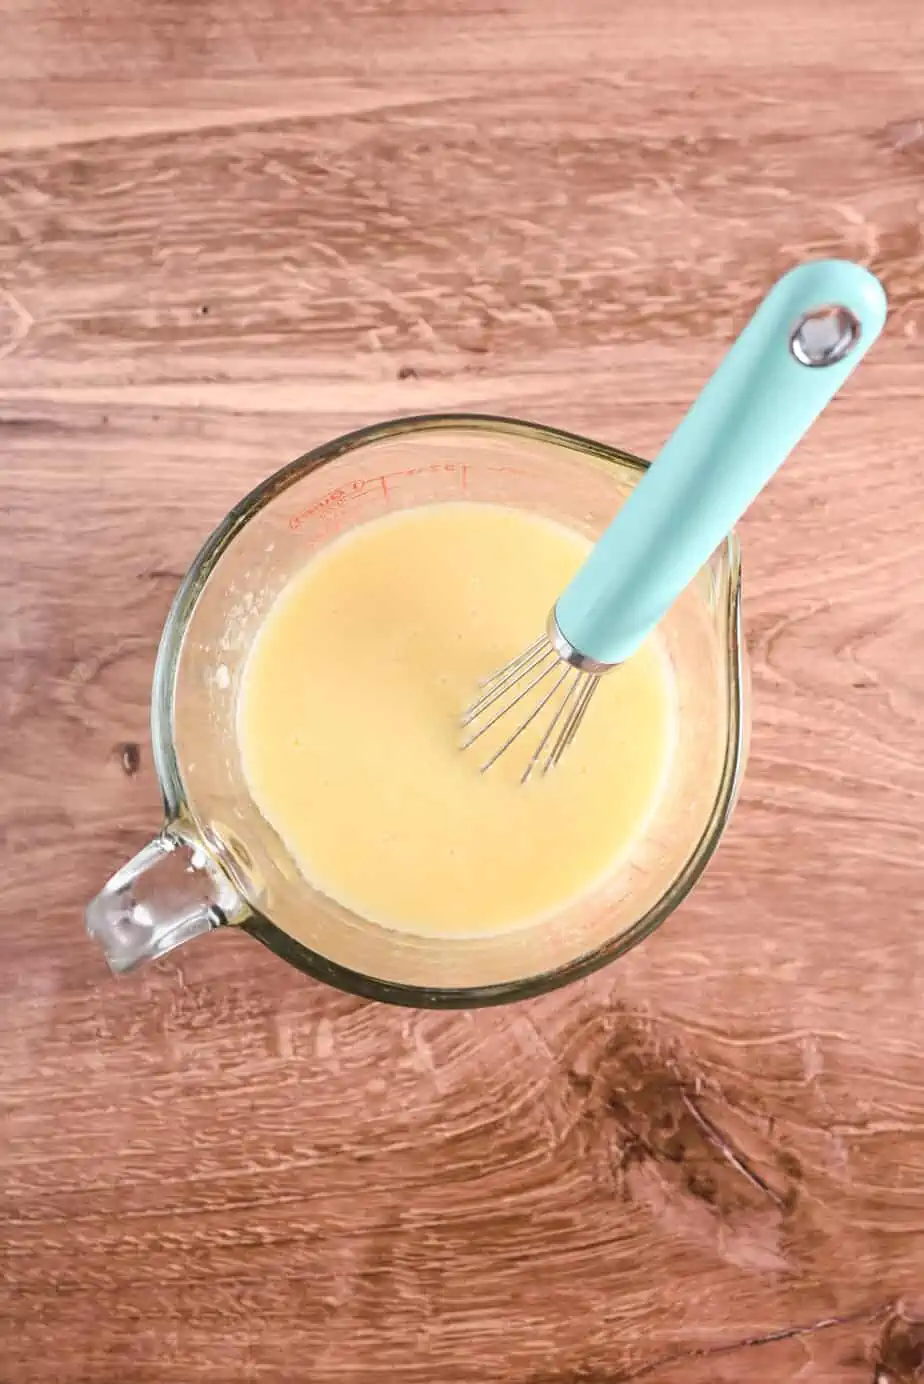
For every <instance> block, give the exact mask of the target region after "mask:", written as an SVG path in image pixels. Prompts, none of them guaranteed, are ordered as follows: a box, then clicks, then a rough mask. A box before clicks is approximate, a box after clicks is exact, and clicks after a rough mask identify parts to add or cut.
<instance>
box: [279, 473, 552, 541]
mask: <svg viewBox="0 0 924 1384" xmlns="http://www.w3.org/2000/svg"><path fill="white" fill-rule="evenodd" d="M485 469H486V470H488V471H491V472H493V473H494V474H500V475H512V476H527V475H529V472H528V471H524V470H523V469H522V467H519V466H489V467H486V468H485ZM433 475H448V476H458V477H459V483H460V488H461V490H462V493H463V495H467V494H468V489H469V468H468V466H465V465H459V464H458V463H457V462H454V461H435V462H431V463H430V465H429V466H411V467H408V469H407V470H405V471H386V472H385V473H384V474H383V475H381V476H363V477H360V478H359V479H358V480H355V481H351V482H350V484H349V485H342V486H338V487H337V488H336V489H335V490H329V491H328V492H327V494H326V495H322V496H321V498H320V499H319V500H315V502H314V503H313V504H311V505H308V507H307V508H306V509H303V510H300V511H299V513H298V514H293V515H292V517H291V518H290V520H289V528H290V529H292V530H293V531H294V532H298V530H299V529H302V528H304V526H305V525H306V524H308V523H310V522H311V520H312V519H323V520H325V521H326V522H327V523H329V524H330V525H331V527H334V528H337V527H339V516H340V514H341V513H342V511H343V510H344V509H345V508H346V506H347V505H350V504H352V502H353V501H354V500H358V499H359V498H360V496H362V495H368V494H369V493H370V491H378V492H379V493H380V494H381V496H382V498H383V499H384V500H385V501H386V502H387V500H388V497H389V494H390V487H389V482H390V481H398V480H405V479H407V478H408V477H412V476H433Z"/></svg>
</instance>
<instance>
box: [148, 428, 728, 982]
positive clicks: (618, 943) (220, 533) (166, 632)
mask: <svg viewBox="0 0 924 1384" xmlns="http://www.w3.org/2000/svg"><path fill="white" fill-rule="evenodd" d="M441 429H445V430H451V429H457V430H459V431H465V430H468V431H471V432H496V433H506V434H507V435H512V436H516V437H521V438H532V439H541V440H544V441H548V442H553V443H555V444H557V445H558V446H564V447H568V448H569V449H571V450H573V451H578V452H581V453H582V454H584V455H588V454H589V455H591V456H595V457H597V458H598V459H600V460H602V461H605V462H608V463H609V464H611V465H619V466H629V467H632V468H634V469H635V470H637V471H639V472H644V471H646V470H647V469H648V466H649V465H650V463H649V462H648V461H646V460H644V459H643V458H642V457H639V456H636V455H635V454H634V453H632V452H626V451H623V450H622V449H621V448H619V447H613V446H610V445H609V444H606V443H602V442H595V441H593V440H592V439H590V438H586V437H582V436H581V435H580V434H579V433H573V432H568V431H566V430H563V429H561V428H554V427H549V426H547V425H546V424H544V423H534V422H529V421H527V420H524V419H518V418H508V417H504V416H503V415H495V414H486V413H433V414H415V415H411V416H408V417H402V418H393V419H388V420H385V421H384V422H380V423H373V424H369V425H367V426H365V427H362V428H356V429H354V430H353V431H351V432H348V433H343V434H341V435H340V436H339V437H336V438H333V439H332V440H330V441H328V442H323V443H321V444H320V445H319V446H317V447H313V448H312V449H311V450H310V451H307V452H305V453H303V454H302V455H301V456H299V457H296V458H295V460H294V461H291V462H288V463H287V464H286V465H285V466H282V467H281V468H280V469H279V470H277V471H275V472H273V473H272V474H271V475H269V476H267V477H266V478H265V479H264V480H262V481H261V482H260V483H259V484H258V485H256V486H254V488H253V489H252V490H250V491H249V492H248V493H247V494H246V495H245V496H244V497H243V498H242V499H241V500H239V501H238V503H237V504H236V505H235V506H234V507H233V508H232V509H231V510H230V511H229V512H228V514H227V515H226V516H225V518H224V519H222V520H221V522H220V523H219V524H218V525H217V526H216V528H215V529H213V531H212V533H211V534H210V535H209V537H208V538H207V539H206V540H205V542H204V543H203V545H202V547H201V548H200V549H199V551H198V553H197V554H196V556H195V557H194V559H193V561H192V563H191V565H190V567H189V570H188V571H187V573H186V576H185V577H184V578H183V581H182V582H181V584H180V587H179V589H178V591H177V593H176V595H175V597H174V599H173V603H172V604H171V607H170V610H169V612H168V614H167V618H166V621H165V623H164V628H163V632H162V634H161V638H160V644H159V646H158V650H157V659H156V662H155V666H154V679H153V687H152V694H151V739H152V745H153V757H154V766H155V770H156V773H157V777H158V780H159V783H160V788H161V793H162V796H163V800H164V811H165V816H166V820H167V826H166V830H167V832H169V831H170V830H171V828H179V829H182V828H183V826H184V825H186V826H188V828H189V829H190V830H191V831H192V833H193V834H194V835H195V837H196V838H198V839H201V841H202V847H203V849H204V850H205V851H206V852H210V850H211V847H210V844H209V835H208V831H207V829H206V828H205V827H204V825H203V824H202V823H201V822H199V820H198V819H197V817H196V814H195V812H194V811H193V809H192V806H191V804H190V803H189V801H188V799H187V797H186V792H185V789H184V786H183V780H182V776H181V774H180V768H179V764H178V762H177V756H176V747H175V741H174V721H173V712H174V692H175V688H176V678H177V671H178V669H179V663H180V657H181V652H182V646H183V637H184V635H185V632H186V628H187V626H188V624H189V621H190V618H191V616H192V613H193V611H194V609H195V606H196V603H197V601H198V599H199V596H200V594H201V592H202V591H203V589H204V587H205V584H206V582H207V580H208V578H209V576H210V574H211V572H212V571H213V569H214V568H215V566H216V565H217V563H218V562H219V560H220V559H221V557H222V556H223V554H224V553H225V552H226V550H227V549H228V548H229V547H230V545H231V544H232V543H233V541H234V539H235V537H236V535H237V534H238V533H239V532H240V530H241V529H243V528H244V526H245V525H246V524H247V523H249V521H250V520H251V518H253V516H254V515H255V514H257V513H258V512H259V511H260V510H261V509H263V508H264V506H265V505H267V504H269V503H270V501H272V500H274V499H275V498H276V497H277V496H278V495H281V494H282V493H283V492H284V491H285V490H287V489H288V488H289V487H290V486H292V485H294V484H296V483H297V482H298V481H300V480H302V479H303V478H304V477H305V476H307V475H310V474H311V473H312V472H313V471H316V470H318V469H319V468H320V467H322V466H325V465H326V464H327V463H328V462H332V461H335V460H336V459H337V458H338V457H341V456H344V455H346V454H347V453H349V452H352V451H355V450H357V449H358V448H360V447H364V446H366V445H368V444H369V443H372V442H376V441H379V440H381V439H385V438H391V437H397V436H400V435H401V434H403V433H418V432H435V431H439V430H441ZM723 547H724V550H725V552H726V556H727V560H728V572H729V582H728V586H729V596H728V605H727V610H726V621H727V627H726V637H727V639H728V649H729V658H728V660H727V667H728V680H729V685H728V696H729V718H728V734H727V738H726V745H725V754H724V760H723V767H722V777H721V780H720V783H719V789H718V792H717V794H716V798H715V801H714V803H713V806H712V810H711V812H710V814H709V819H708V821H707V823H706V826H705V827H704V829H703V833H702V835H701V837H700V839H699V841H698V842H697V844H696V846H695V847H694V849H693V850H692V851H691V853H690V855H689V857H688V858H687V860H686V862H685V864H684V866H683V869H682V870H681V871H680V872H679V874H678V875H677V876H676V877H675V878H674V879H673V881H672V882H671V884H670V886H669V887H668V888H667V889H666V890H665V892H664V893H663V894H662V895H661V897H660V898H659V899H658V901H657V902H656V903H655V904H653V905H652V907H651V908H650V909H648V911H647V912H646V913H645V914H643V915H642V917H641V918H639V919H638V920H637V921H636V922H635V923H633V924H632V926H631V927H630V928H627V929H626V930H625V931H624V932H621V933H619V934H618V936H616V937H613V938H610V939H609V941H607V942H605V943H603V945H602V946H600V947H596V948H594V949H593V950H592V951H590V952H586V953H584V954H583V955H582V956H579V957H576V958H574V960H572V961H569V962H567V963H565V964H564V965H563V966H557V967H555V968H554V969H552V970H549V971H543V972H540V973H539V974H537V975H535V976H527V977H523V978H520V979H517V980H506V981H500V982H498V983H496V984H492V985H477V986H466V987H445V988H444V987H433V986H420V985H410V984H403V983H399V982H396V981H388V980H381V979H379V978H378V977H375V976H368V975H365V974H364V973H363V972H361V971H356V970H353V969H352V968H350V967H347V966H343V965H341V964H340V963H338V962H335V961H330V960H328V958H326V957H324V956H322V955H321V954H320V953H319V952H315V951H313V950H312V949H311V948H310V947H307V946H305V944H304V943H302V942H298V941H296V940H295V938H293V937H291V936H290V935H289V934H288V933H286V932H284V931H283V930H282V929H281V928H280V927H277V926H276V924H275V923H273V922H272V920H271V919H270V918H268V917H267V916H266V915H265V914H263V913H261V912H260V910H259V909H258V908H257V907H256V906H255V905H254V904H253V903H252V902H251V900H250V899H249V898H248V897H247V896H246V893H245V892H243V891H241V892H242V896H243V902H244V904H245V905H246V907H247V909H248V910H249V916H248V917H246V918H244V919H243V920H241V921H240V922H237V921H235V922H233V923H227V924H225V923H223V924H222V926H230V927H235V928H240V929H241V931H244V932H246V933H248V934H249V935H250V936H252V937H254V938H255V939H256V940H258V941H259V942H262V943H263V945H264V946H266V947H268V948H269V949H270V951H272V952H274V953H275V954H276V955H277V956H279V957H280V958H281V959H282V960H283V961H287V962H288V963H289V964H290V965H292V966H295V967H296V968H297V969H298V970H301V971H304V972H305V973H306V974H307V975H309V976H312V977H313V978H314V979H316V980H320V981H323V982H324V983H326V984H328V985H332V986H334V987H335V988H337V989H339V990H343V991H346V992H347V993H349V994H354V995H359V996H361V997H362V998H364V999H372V1000H379V1001H382V1002H383V1003H386V1004H396V1005H402V1006H404V1007H412V1008H418V1009H473V1008H476V1007H482V1006H487V1005H496V1004H503V1003H509V1002H511V1001H514V1000H521V999H530V998H532V997H534V996H536V995H541V994H545V993H547V992H548V991H550V990H555V989H558V988H559V987H560V986H563V985H567V984H570V983H571V982H572V981H575V980H580V979H582V978H583V977H585V976H588V975H590V974H591V973H592V972H594V971H596V970H599V969H600V968H601V967H603V966H606V965H608V964H609V963H610V962H611V961H615V960H617V959H618V958H619V957H620V956H624V955H625V953H626V952H628V951H630V950H631V949H632V948H633V947H635V946H637V945H638V944H639V943H640V942H642V941H644V940H645V938H647V937H649V936H650V935H651V933H653V932H654V931H656V929H657V928H659V927H660V926H661V924H662V923H663V922H665V920H666V919H667V918H668V917H669V916H670V914H671V913H673V912H674V911H675V909H676V908H677V907H678V906H679V905H680V904H681V903H682V902H683V900H684V899H685V898H686V897H687V895H688V894H689V893H690V891H691V890H692V888H693V886H694V885H695V884H696V883H697V881H698V880H699V878H700V876H701V875H702V873H703V871H704V870H705V868H706V866H707V865H708V863H709V861H710V859H711V858H712V855H713V853H714V851H715V849H716V846H717V845H718V842H719V839H720V837H721V835H722V832H723V831H724V829H725V826H726V824H727V822H728V819H729V817H730V815H731V811H732V807H733V805H734V802H735V797H736V794H737V790H738V786H739V783H740V779H741V773H742V767H743V762H744V741H745V725H744V718H743V715H742V711H743V698H744V690H743V689H744V680H745V669H744V649H743V644H742V637H741V547H740V543H739V541H738V537H737V535H736V534H735V533H734V532H732V533H731V534H729V536H728V538H727V539H726V540H725V543H724V545H723ZM218 868H219V869H222V868H223V865H222V862H221V861H219V862H218ZM232 882H234V881H232ZM234 883H235V887H237V885H236V882H234Z"/></svg>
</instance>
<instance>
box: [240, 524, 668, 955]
mask: <svg viewBox="0 0 924 1384" xmlns="http://www.w3.org/2000/svg"><path fill="white" fill-rule="evenodd" d="M588 546H589V545H588V543H587V541H586V540H585V539H584V538H582V537H581V536H579V535H577V534H574V533H572V532H571V531H569V530H568V529H565V528H564V527H561V526H559V525H557V524H553V523H551V522H550V521H548V520H545V519H542V518H539V517H537V516H535V515H530V514H527V513H525V512H523V511H520V510H515V509H508V508H501V507H499V506H494V505H483V504H475V503H464V502H462V503H453V504H437V505H431V506H428V507H426V508H423V509H414V510H408V511H404V512H400V513H396V514H393V515H389V516H387V517H385V518H382V519H379V520H375V521H373V522H371V523H368V524H365V525H363V526H362V527H360V528H357V529H354V530H353V531H352V532H350V533H348V534H346V535H345V536H344V537H342V538H340V539H338V540H337V541H336V542H334V543H333V544H331V545H330V546H329V547H328V548H326V549H324V551H323V552H322V553H321V554H320V555H319V556H317V557H316V558H314V559H313V560H312V561H311V562H310V563H309V564H308V565H307V566H306V567H305V568H304V569H303V571H301V572H300V573H299V574H298V575H297V576H296V577H295V578H294V579H293V581H292V582H291V583H290V584H289V586H288V587H287V588H286V590H285V591H283V593H282V595H281V596H280V597H279V598H278V600H277V601H276V603H275V604H274V605H273V607H272V608H271V610H270V612H269V615H268V616H267V618H266V620H265V622H264V624H263V626H262V627H261V629H260V630H259V632H258V634H257V638H256V640H255V643H254V646H253V649H252V651H251V653H250V656H249V659H248V663H247V667H246V669H245V672H244V678H243V683H242V688H241V697H240V706H239V720H238V734H239V740H240V749H241V755H242V761H243V766H244V771H245V774H246V776H247V779H248V782H249V784H250V789H251V792H252V794H253V798H254V801H255V802H256V804H257V806H258V807H259V809H260V811H261V812H262V813H263V815H264V817H265V818H266V819H267V821H268V822H269V823H270V824H271V825H272V826H273V827H274V828H275V830H276V832H277V834H278V835H279V836H280V837H281V839H282V840H283V842H285V844H286V846H287V847H288V849H289V851H290V853H291V854H292V856H293V858H294V859H295V860H296V861H297V863H298V865H299V867H300V869H301V870H302V872H303V873H304V874H305V875H306V876H307V878H308V879H309V880H310V881H311V882H312V883H313V884H314V885H315V886H316V887H317V888H319V889H320V890H322V891H323V892H324V893H326V894H328V895H329V896H330V897H332V898H334V899H337V900H338V901H339V902H340V903H342V904H345V905H346V906H347V907H349V908H350V909H352V910H353V911H354V912H356V913H358V914H360V915H361V916H363V917H365V918H368V919H370V920H372V921H375V922H379V923H382V924H385V925H386V926H388V927H391V928H397V929H400V930H402V931H406V932H413V933H417V934H423V935H426V936H473V935H476V934H479V933H481V934H484V933H497V932H504V931H507V930H509V929H512V928H517V927H520V926H523V925H524V924H526V923H529V922H533V921H535V920H536V918H537V917H540V916H542V915H545V914H551V913H553V912H554V911H556V910H557V909H559V908H560V907H561V906H562V905H563V904H566V903H568V902H570V901H572V900H574V899H575V898H576V897H578V896H580V895H581V894H582V893H584V892H586V891H587V890H589V889H590V888H591V887H593V886H594V885H595V884H597V883H598V882H599V881H600V879H601V877H602V876H604V875H605V874H606V873H607V872H608V871H610V870H612V869H613V867H614V866H615V865H616V863H617V862H618V860H619V859H620V857H622V856H624V855H625V852H626V850H627V848H628V847H629V846H630V844H631V842H632V841H633V839H634V838H636V836H637V835H638V833H640V832H641V831H643V830H644V827H645V824H646V821H647V820H648V818H649V817H650V815H651V812H652V810H653V807H654V805H655V803H656V801H657V798H658V795H659V793H660V792H661V791H662V787H663V785H664V781H665V778H666V775H667V770H668V766H669V761H670V756H671V752H672V746H673V740H674V698H673V687H672V682H671V674H670V669H669V666H668V663H667V659H666V658H665V656H664V655H663V653H662V651H661V649H660V647H659V646H658V644H657V643H656V642H655V641H654V640H651V641H649V643H648V644H647V645H646V646H645V647H643V648H642V649H641V650H640V652H639V653H638V654H637V655H636V656H635V657H634V658H633V659H632V660H631V661H630V662H629V663H628V664H626V665H625V666H624V667H622V668H621V669H618V670H616V671H614V672H613V673H611V674H609V675H608V676H607V677H605V678H604V679H603V682H602V683H601V685H600V687H599V689H598V691H597V693H596V697H595V699H594V701H593V703H592V704H591V708H590V711H589V712H588V715H587V717H586V719H585V721H584V724H583V725H582V727H581V730H580V733H579V735H578V737H577V739H576V740H575V741H574V743H573V745H572V746H571V748H570V749H569V750H568V752H567V754H566V755H565V757H564V758H563V759H562V761H561V763H560V764H559V765H558V766H557V768H555V769H554V770H553V771H552V772H551V773H550V774H548V775H547V776H546V777H534V778H532V779H531V780H530V781H529V783H528V784H527V785H526V786H520V784H519V782H518V778H519V774H520V773H521V772H522V768H523V763H524V761H523V758H522V755H521V756H517V755H512V756H504V757H503V758H502V759H501V760H499V761H498V763H497V764H496V765H495V766H494V767H493V768H492V769H491V770H489V772H488V773H486V774H483V775H482V774H481V773H479V764H480V762H481V761H482V760H483V758H484V754H483V753H482V754H480V755H479V753H478V748H479V747H477V746H476V747H473V749H470V750H467V751H465V753H461V752H460V750H459V748H458V747H459V743H460V732H459V717H460V714H461V712H462V711H463V709H464V708H465V706H466V705H467V704H468V703H469V702H470V701H471V700H472V697H473V695H474V694H475V690H476V684H477V682H478V680H479V679H481V678H483V677H484V676H486V675H487V674H488V673H489V672H491V671H492V670H493V669H495V668H497V667H499V666H500V665H501V664H503V663H504V662H506V660H507V659H509V658H511V657H512V656H513V655H514V654H516V653H518V652H519V651H520V650H522V649H523V648H525V647H526V646H527V645H529V644H530V643H532V642H533V640H534V639H535V638H536V637H537V635H539V634H540V633H541V632H542V631H543V629H544V627H545V620H546V616H547V614H548V611H549V609H550V608H551V606H552V604H553V602H554V600H555V598H556V596H557V595H558V593H559V592H560V591H561V589H562V588H563V587H564V586H565V585H566V583H567V582H568V580H569V578H570V577H571V576H572V575H573V574H574V572H575V571H576V570H577V568H578V566H579V565H580V563H581V561H582V560H583V558H584V557H585V555H586V553H587V551H588ZM526 738H528V737H524V739H526ZM534 745H535V740H533V741H532V745H531V746H530V747H529V748H530V749H531V748H532V747H533V746H534ZM524 753H525V751H524Z"/></svg>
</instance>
